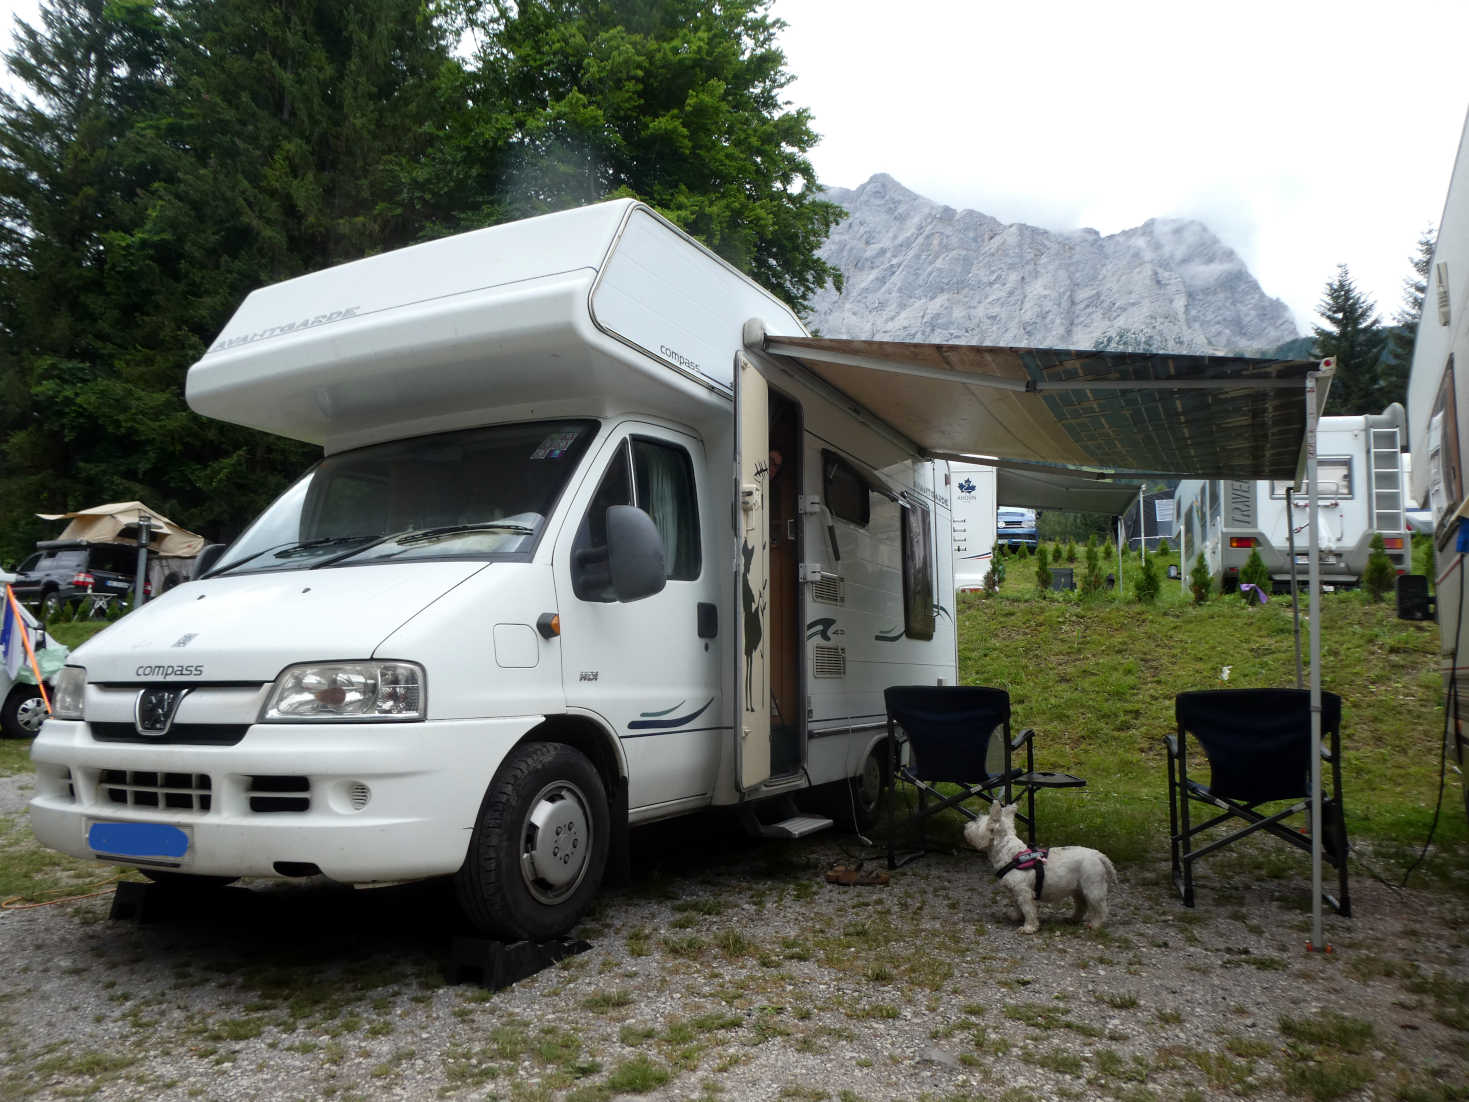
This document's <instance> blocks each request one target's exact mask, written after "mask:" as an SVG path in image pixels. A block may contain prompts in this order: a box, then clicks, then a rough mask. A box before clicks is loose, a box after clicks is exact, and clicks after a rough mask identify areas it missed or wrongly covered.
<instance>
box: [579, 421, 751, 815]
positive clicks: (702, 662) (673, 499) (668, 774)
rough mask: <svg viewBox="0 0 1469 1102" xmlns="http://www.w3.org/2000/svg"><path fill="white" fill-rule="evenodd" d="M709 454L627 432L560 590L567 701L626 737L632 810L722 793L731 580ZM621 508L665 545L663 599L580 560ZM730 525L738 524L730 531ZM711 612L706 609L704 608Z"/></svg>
mask: <svg viewBox="0 0 1469 1102" xmlns="http://www.w3.org/2000/svg"><path fill="white" fill-rule="evenodd" d="M706 468H707V464H706V462H705V457H704V452H703V445H702V444H701V443H700V442H699V441H698V440H696V439H695V438H693V437H690V436H685V435H684V434H682V433H678V432H674V431H673V430H670V429H665V428H663V427H661V426H654V425H647V424H641V423H629V424H624V425H622V426H619V427H618V429H617V430H616V431H614V432H613V433H612V434H611V436H610V437H609V438H608V439H607V441H606V443H605V444H604V446H603V447H602V449H601V450H600V452H599V453H598V455H597V457H596V460H595V461H594V463H593V465H592V468H591V469H592V477H590V478H588V479H587V480H586V482H585V484H584V485H583V486H582V487H581V488H580V489H579V490H578V493H577V498H576V500H575V501H574V502H573V512H572V516H573V517H575V518H577V520H576V522H575V523H574V524H568V525H567V526H566V527H565V528H564V529H563V530H562V532H561V534H560V537H559V540H558V547H557V552H556V567H555V569H556V588H557V591H558V596H559V600H558V602H557V603H558V605H559V612H560V616H561V636H560V646H561V656H562V676H563V679H564V683H565V686H566V699H567V703H568V704H570V705H572V706H573V707H578V708H582V709H585V710H587V711H589V712H593V713H595V714H597V715H600V716H602V717H604V718H605V720H606V721H607V723H608V725H609V726H610V727H612V728H613V729H614V730H615V731H616V732H617V734H618V736H619V737H620V738H621V740H622V748H623V753H624V755H625V756H626V759H627V768H628V805H629V807H630V808H631V809H632V810H634V811H636V810H638V809H656V808H659V807H666V806H668V805H673V804H678V803H679V802H681V801H704V802H707V800H708V799H709V798H710V797H711V796H712V793H713V791H714V779H715V776H716V773H717V770H718V765H719V759H720V756H721V753H722V752H723V749H724V740H725V739H726V738H728V737H729V735H728V728H727V727H722V726H721V724H720V718H719V717H720V715H721V712H722V710H723V709H722V708H721V704H720V699H719V697H720V680H721V676H720V675H721V670H722V668H724V667H723V664H722V663H721V662H720V660H719V659H720V651H719V638H718V632H719V625H718V624H717V620H716V619H715V607H716V602H717V601H718V600H719V594H720V591H721V590H722V589H723V586H724V579H725V577H726V575H725V572H724V566H723V560H722V558H720V559H716V557H715V556H714V555H713V554H712V553H711V550H710V549H711V548H712V547H713V546H715V544H714V542H713V541H711V539H710V536H711V534H712V535H716V536H717V535H722V532H723V526H722V525H720V526H719V529H718V531H716V530H715V524H716V523H717V521H715V519H714V516H713V514H712V513H709V512H706V511H705V509H704V508H703V506H704V504H705V503H707V502H708V501H709V487H708V486H707V485H706V484H705V481H704V479H705V474H706ZM612 505H635V506H637V507H638V508H639V509H642V510H643V511H644V512H646V513H648V514H649V515H650V516H651V517H652V518H653V523H654V524H655V525H656V526H657V528H658V533H659V535H660V536H661V537H662V540H663V551H664V559H665V564H666V569H667V575H668V581H667V584H666V585H665V587H664V589H663V591H662V592H661V593H655V594H654V595H653V596H651V597H644V598H643V599H641V600H637V601H628V602H622V601H618V600H617V599H616V594H615V593H614V592H612V590H611V586H610V581H608V580H607V579H606V577H605V574H604V575H602V576H599V577H596V584H589V582H588V577H589V576H588V575H586V574H580V575H579V574H578V571H577V568H576V565H575V564H576V560H577V553H578V552H579V551H581V550H583V549H584V548H594V547H597V546H598V545H605V543H606V513H607V509H608V507H609V506H612ZM726 523H727V522H726ZM700 606H703V608H701V607H700Z"/></svg>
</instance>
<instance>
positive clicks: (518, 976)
mask: <svg viewBox="0 0 1469 1102" xmlns="http://www.w3.org/2000/svg"><path fill="white" fill-rule="evenodd" d="M591 947H592V946H591V943H590V942H588V941H583V940H582V939H580V938H555V939H553V940H551V941H511V942H504V941H494V940H492V939H490V938H484V937H456V938H455V939H454V942H453V944H452V945H451V946H450V947H449V963H448V966H447V967H446V968H445V969H444V978H445V980H446V981H447V982H449V983H450V984H460V983H473V984H478V985H479V986H480V987H488V988H489V989H490V990H491V991H500V990H502V989H504V988H506V987H509V986H510V985H511V984H513V983H519V982H520V981H521V980H523V979H529V978H530V977H531V976H534V975H535V974H536V973H537V972H540V971H542V970H543V969H546V968H549V967H551V965H553V964H555V963H556V962H557V961H561V960H565V959H566V958H567V957H574V956H576V955H577V954H578V953H585V952H586V951H587V950H588V949H590V948H591Z"/></svg>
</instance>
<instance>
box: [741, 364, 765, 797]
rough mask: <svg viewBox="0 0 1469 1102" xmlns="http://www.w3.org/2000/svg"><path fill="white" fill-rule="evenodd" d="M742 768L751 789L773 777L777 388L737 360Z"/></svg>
mask: <svg viewBox="0 0 1469 1102" xmlns="http://www.w3.org/2000/svg"><path fill="white" fill-rule="evenodd" d="M734 460H735V462H734V469H735V472H736V476H737V478H736V484H735V501H736V503H737V508H736V510H735V546H736V547H738V548H739V558H738V560H737V561H736V563H735V608H736V609H737V610H738V612H737V615H736V618H735V626H736V639H735V647H734V652H735V696H736V698H737V699H738V701H739V707H738V708H736V709H735V715H736V716H737V717H738V719H737V722H736V724H735V760H736V764H737V770H736V774H737V776H738V777H739V784H740V789H741V790H742V791H743V790H747V789H750V788H754V787H755V786H756V785H759V784H761V783H762V782H764V781H766V780H768V779H769V778H770V524H769V520H768V506H769V500H770V388H769V387H768V386H767V385H766V382H765V377H764V376H763V375H761V374H760V371H759V369H757V368H756V367H755V365H754V364H752V363H751V362H750V361H749V360H747V359H746V358H745V357H744V356H739V357H737V358H736V363H735V457H734Z"/></svg>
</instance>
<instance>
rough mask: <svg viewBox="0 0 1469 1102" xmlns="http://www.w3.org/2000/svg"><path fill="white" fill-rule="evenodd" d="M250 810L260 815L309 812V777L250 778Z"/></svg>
mask: <svg viewBox="0 0 1469 1102" xmlns="http://www.w3.org/2000/svg"><path fill="white" fill-rule="evenodd" d="M249 797H250V810H251V811H257V812H260V813H262V814H273V813H276V812H294V813H298V814H299V813H300V812H303V811H310V810H311V779H310V778H309V777H251V778H250V790H249Z"/></svg>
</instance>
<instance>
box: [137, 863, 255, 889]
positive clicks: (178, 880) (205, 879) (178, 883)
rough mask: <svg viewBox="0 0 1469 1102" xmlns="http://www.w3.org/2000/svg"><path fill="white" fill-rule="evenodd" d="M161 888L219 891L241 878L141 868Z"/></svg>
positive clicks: (141, 871) (140, 870)
mask: <svg viewBox="0 0 1469 1102" xmlns="http://www.w3.org/2000/svg"><path fill="white" fill-rule="evenodd" d="M138 871H139V872H140V873H142V874H143V875H144V876H146V877H147V878H148V879H149V880H151V881H153V883H155V884H157V885H158V886H159V887H160V888H166V889H168V890H169V891H171V892H178V893H179V894H180V895H182V894H184V893H186V892H187V893H190V894H194V895H197V894H200V893H202V892H213V891H218V890H219V889H220V888H227V887H229V886H230V885H231V884H233V883H234V882H235V881H236V880H238V879H239V877H238V876H197V875H195V874H194V873H191V872H173V871H171V870H169V869H139V870H138Z"/></svg>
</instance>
